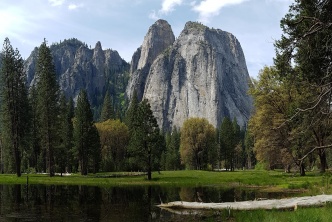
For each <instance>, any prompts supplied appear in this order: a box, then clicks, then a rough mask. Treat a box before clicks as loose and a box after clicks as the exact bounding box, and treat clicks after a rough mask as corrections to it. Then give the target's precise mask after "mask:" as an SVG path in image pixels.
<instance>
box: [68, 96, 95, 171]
mask: <svg viewBox="0 0 332 222" xmlns="http://www.w3.org/2000/svg"><path fill="white" fill-rule="evenodd" d="M96 135H98V137H97V136H96ZM98 140H99V134H98V131H97V128H96V127H95V126H94V122H93V114H92V111H91V108H90V103H89V101H88V97H87V94H86V92H85V91H84V90H81V92H80V93H79V95H78V99H77V107H76V110H75V120H74V146H75V150H76V153H77V155H78V159H79V164H80V170H81V174H82V175H87V174H88V168H89V162H90V163H91V160H96V159H97V158H94V157H96V155H97V154H96V153H99V155H100V141H99V142H98ZM98 146H99V147H98ZM94 162H95V164H97V163H96V161H94ZM91 164H92V163H91ZM95 166H97V165H95Z"/></svg>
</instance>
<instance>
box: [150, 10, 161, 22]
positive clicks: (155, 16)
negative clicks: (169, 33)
mask: <svg viewBox="0 0 332 222" xmlns="http://www.w3.org/2000/svg"><path fill="white" fill-rule="evenodd" d="M149 18H150V19H152V20H158V19H159V15H158V13H156V11H155V10H152V12H151V13H150V14H149Z"/></svg>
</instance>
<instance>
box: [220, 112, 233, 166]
mask: <svg viewBox="0 0 332 222" xmlns="http://www.w3.org/2000/svg"><path fill="white" fill-rule="evenodd" d="M234 149H235V146H234V128H233V124H232V121H231V120H230V119H229V118H228V117H225V118H224V119H223V121H222V123H221V126H220V154H221V159H223V160H224V161H225V168H226V170H233V161H234Z"/></svg>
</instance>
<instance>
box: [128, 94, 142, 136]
mask: <svg viewBox="0 0 332 222" xmlns="http://www.w3.org/2000/svg"><path fill="white" fill-rule="evenodd" d="M138 106H139V102H138V97H137V92H136V90H134V92H133V95H132V99H131V101H130V105H129V108H128V110H127V112H126V117H125V123H126V125H127V126H128V128H129V133H130V135H131V133H132V129H133V125H134V121H135V119H136V118H137V113H138Z"/></svg>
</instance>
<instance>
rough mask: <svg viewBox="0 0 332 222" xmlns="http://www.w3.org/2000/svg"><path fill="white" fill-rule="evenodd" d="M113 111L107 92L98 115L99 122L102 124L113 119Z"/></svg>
mask: <svg viewBox="0 0 332 222" xmlns="http://www.w3.org/2000/svg"><path fill="white" fill-rule="evenodd" d="M114 116H115V115H114V110H113V107H112V101H111V96H110V94H109V92H108V91H107V92H106V94H105V97H104V103H103V107H102V109H101V114H100V121H101V122H104V121H106V120H108V119H112V118H114Z"/></svg>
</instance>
